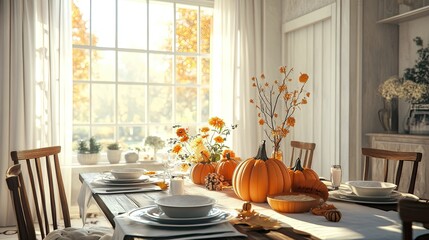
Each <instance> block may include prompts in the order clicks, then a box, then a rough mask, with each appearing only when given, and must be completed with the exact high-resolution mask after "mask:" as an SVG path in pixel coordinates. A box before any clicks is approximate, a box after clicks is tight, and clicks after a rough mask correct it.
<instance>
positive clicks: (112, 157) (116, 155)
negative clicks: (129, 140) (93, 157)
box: [107, 149, 122, 164]
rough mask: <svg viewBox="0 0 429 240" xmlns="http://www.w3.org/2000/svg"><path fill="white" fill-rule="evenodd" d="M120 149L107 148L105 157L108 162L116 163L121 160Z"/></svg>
mask: <svg viewBox="0 0 429 240" xmlns="http://www.w3.org/2000/svg"><path fill="white" fill-rule="evenodd" d="M121 154H122V150H109V149H107V159H108V160H109V162H110V163H112V164H116V163H119V162H120V161H121Z"/></svg>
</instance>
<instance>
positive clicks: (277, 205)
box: [267, 192, 321, 213]
mask: <svg viewBox="0 0 429 240" xmlns="http://www.w3.org/2000/svg"><path fill="white" fill-rule="evenodd" d="M320 199H321V198H320V197H319V196H318V195H314V194H310V193H300V192H289V193H280V194H276V195H269V196H268V197H267V201H268V204H269V205H270V206H271V208H272V209H274V210H276V211H278V212H286V213H303V212H308V211H310V209H311V208H313V207H317V206H318V205H319V204H320Z"/></svg>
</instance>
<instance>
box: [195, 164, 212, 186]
mask: <svg viewBox="0 0 429 240" xmlns="http://www.w3.org/2000/svg"><path fill="white" fill-rule="evenodd" d="M214 172H216V169H215V165H213V164H212V163H210V162H199V163H197V164H195V165H194V166H193V167H192V169H191V174H190V177H191V180H192V182H193V183H195V184H199V185H204V178H205V177H206V176H207V175H209V173H214Z"/></svg>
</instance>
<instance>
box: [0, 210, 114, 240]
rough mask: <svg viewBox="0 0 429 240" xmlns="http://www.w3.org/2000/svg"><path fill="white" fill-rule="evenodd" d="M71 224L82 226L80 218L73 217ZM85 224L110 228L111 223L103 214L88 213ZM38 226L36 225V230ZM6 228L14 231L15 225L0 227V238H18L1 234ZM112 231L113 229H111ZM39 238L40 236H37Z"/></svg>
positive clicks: (9, 239)
mask: <svg viewBox="0 0 429 240" xmlns="http://www.w3.org/2000/svg"><path fill="white" fill-rule="evenodd" d="M71 225H72V227H82V219H80V218H75V219H72V220H71ZM85 226H88V227H90V226H97V227H107V228H111V227H112V225H110V223H109V221H108V220H107V219H106V218H105V217H104V215H103V214H93V215H90V216H89V218H87V220H86V225H85ZM37 228H38V227H36V230H37ZM6 230H12V231H15V230H16V227H0V239H1V240H3V239H8V240H12V239H14V240H17V239H18V234H13V235H5V234H3V232H4V231H6ZM112 231H113V229H112ZM38 239H41V238H38Z"/></svg>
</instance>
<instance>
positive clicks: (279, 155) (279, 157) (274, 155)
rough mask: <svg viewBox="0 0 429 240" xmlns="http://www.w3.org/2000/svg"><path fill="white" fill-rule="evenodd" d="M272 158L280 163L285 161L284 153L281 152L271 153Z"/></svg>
mask: <svg viewBox="0 0 429 240" xmlns="http://www.w3.org/2000/svg"><path fill="white" fill-rule="evenodd" d="M271 158H274V159H277V160H279V161H283V152H282V151H281V150H277V151H276V150H274V151H273V152H272V153H271Z"/></svg>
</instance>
